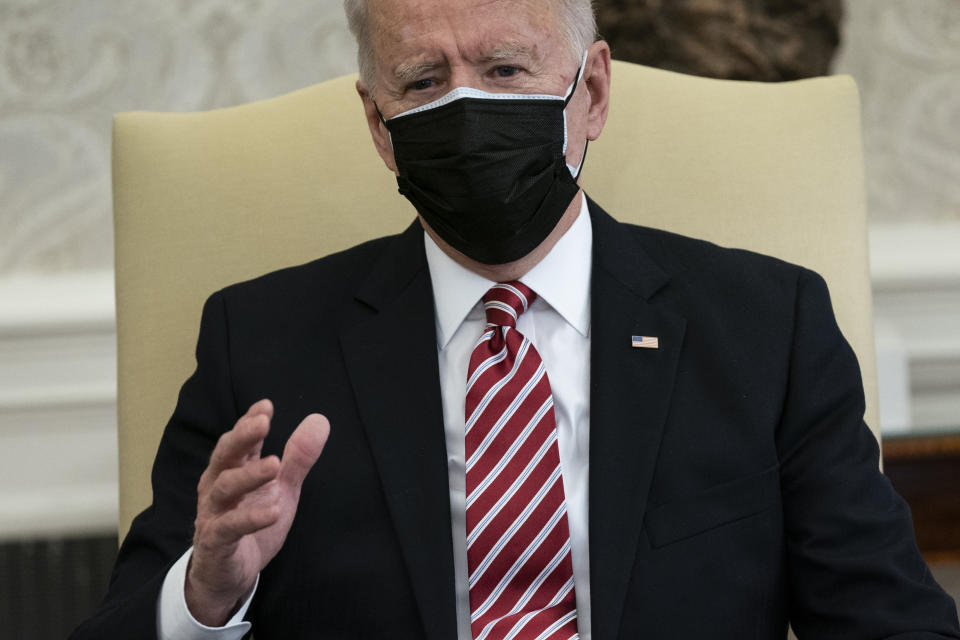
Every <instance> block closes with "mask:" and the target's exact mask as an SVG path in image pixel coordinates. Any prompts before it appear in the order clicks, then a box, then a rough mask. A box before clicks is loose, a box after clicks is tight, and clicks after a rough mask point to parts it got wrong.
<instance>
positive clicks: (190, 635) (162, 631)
mask: <svg viewBox="0 0 960 640" xmlns="http://www.w3.org/2000/svg"><path fill="white" fill-rule="evenodd" d="M192 554H193V547H190V548H189V549H187V551H186V553H184V554H183V555H182V556H180V559H179V560H177V561H176V562H175V563H174V565H173V566H172V567H170V570H169V571H168V572H167V576H166V577H165V578H164V580H163V588H162V589H161V590H160V598H159V600H158V601H157V637H158V638H159V639H160V640H240V638H242V637H243V635H244V634H245V633H247V631H249V630H250V627H251V624H250V623H249V622H245V621H244V619H243V616H245V615H246V614H247V609H248V608H249V607H250V602H251V601H253V594H254V593H256V591H257V584H259V582H260V576H259V575H258V576H257V581H256V582H255V583H254V585H253V591H251V592H250V597H249V598H247V600H246V602H244V603H243V606H242V607H240V609H239V610H237V612H236V613H235V614H234V615H233V617H232V618H230V619H229V620H228V621H227V624H225V625H224V626H222V627H208V626H207V625H205V624H201V623H199V622H197V620H196V619H195V618H194V617H193V615H192V614H191V613H190V610H189V609H188V608H187V599H186V597H185V596H184V588H185V587H186V584H187V565H188V564H189V563H190V556H191V555H192Z"/></svg>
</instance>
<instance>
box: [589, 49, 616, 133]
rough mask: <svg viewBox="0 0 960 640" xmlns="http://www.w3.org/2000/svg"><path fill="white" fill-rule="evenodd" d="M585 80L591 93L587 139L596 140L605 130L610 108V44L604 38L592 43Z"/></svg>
mask: <svg viewBox="0 0 960 640" xmlns="http://www.w3.org/2000/svg"><path fill="white" fill-rule="evenodd" d="M583 81H584V84H585V85H586V87H587V91H588V92H589V95H590V108H589V110H588V111H587V139H588V140H596V139H597V138H599V137H600V133H601V132H602V131H603V126H604V125H605V124H606V122H607V112H608V111H609V110H610V46H609V45H608V44H607V43H606V42H604V41H603V40H598V41H597V42H594V43H593V44H592V45H590V53H589V55H588V56H587V68H586V69H585V70H584V73H583Z"/></svg>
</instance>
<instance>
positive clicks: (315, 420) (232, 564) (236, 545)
mask: <svg viewBox="0 0 960 640" xmlns="http://www.w3.org/2000/svg"><path fill="white" fill-rule="evenodd" d="M272 417H273V404H272V403H271V402H270V401H269V400H261V401H260V402H257V403H256V404H254V405H253V406H252V407H250V409H249V410H248V411H247V413H246V415H244V416H243V417H241V418H240V419H239V420H238V421H237V423H236V425H234V427H233V429H231V430H230V431H228V432H226V433H225V434H223V436H221V437H220V440H219V441H218V442H217V446H216V447H215V448H214V450H213V454H212V455H211V456H210V463H209V464H208V465H207V468H206V470H205V471H204V472H203V475H201V476H200V483H199V484H198V485H197V519H196V522H195V531H194V534H193V555H192V557H191V558H190V566H189V568H188V569H187V582H186V590H185V596H186V601H187V607H188V608H189V609H190V613H191V614H192V615H193V617H194V618H196V619H197V620H198V621H199V622H201V623H203V624H205V625H208V626H221V625H223V624H224V623H225V622H226V621H227V620H228V619H229V617H230V615H231V613H232V612H233V611H234V610H235V609H236V608H237V607H238V606H239V605H240V604H241V603H242V602H243V601H244V600H245V599H246V598H247V597H249V594H250V592H251V590H252V589H253V585H254V583H255V581H256V578H257V574H258V573H259V572H260V571H261V570H262V569H263V568H264V567H265V566H266V565H267V563H268V562H270V560H271V559H272V558H273V557H274V556H275V555H276V554H277V552H278V551H279V550H280V547H281V546H283V542H284V540H286V537H287V532H289V531H290V524H291V523H292V522H293V517H294V515H295V514H296V511H297V503H298V501H299V500H300V487H301V485H302V484H303V479H304V478H305V477H306V475H307V472H308V471H310V469H311V467H313V464H314V462H316V461H317V458H318V457H319V456H320V452H321V451H323V446H324V444H325V443H326V441H327V436H328V435H329V433H330V423H329V422H328V421H327V419H326V418H325V417H323V416H322V415H320V414H316V413H314V414H311V415H309V416H307V417H306V418H304V419H303V421H302V422H301V423H300V425H299V426H298V427H297V428H296V430H295V431H294V432H293V434H292V435H291V436H290V439H289V440H288V441H287V444H286V446H285V447H284V450H283V459H282V460H281V459H278V458H277V457H276V456H267V457H264V458H261V457H260V452H261V449H262V447H263V441H264V438H266V436H267V432H268V431H269V430H270V420H271V418H272Z"/></svg>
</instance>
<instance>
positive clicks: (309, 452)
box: [279, 413, 330, 488]
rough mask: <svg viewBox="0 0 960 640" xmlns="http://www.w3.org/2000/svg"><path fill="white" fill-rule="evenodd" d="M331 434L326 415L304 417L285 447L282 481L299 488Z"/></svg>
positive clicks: (281, 471) (281, 473) (313, 414)
mask: <svg viewBox="0 0 960 640" xmlns="http://www.w3.org/2000/svg"><path fill="white" fill-rule="evenodd" d="M329 435H330V422H329V421H328V420H327V419H326V418H325V417H324V416H322V415H320V414H319V413H311V414H310V415H308V416H307V417H306V418H304V419H303V422H301V423H300V425H299V426H298V427H297V429H296V430H295V431H294V432H293V434H292V435H291V436H290V439H289V440H287V444H286V446H285V447H284V448H283V459H282V460H281V461H280V476H279V477H280V481H281V482H284V483H287V484H289V485H291V486H293V487H298V488H299V487H300V485H301V484H303V479H304V478H305V477H306V476H307V472H308V471H310V469H311V468H312V467H313V464H314V463H315V462H316V461H317V458H319V457H320V453H321V452H322V451H323V447H324V445H325V444H326V443H327V437H328V436H329Z"/></svg>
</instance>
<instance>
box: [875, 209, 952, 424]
mask: <svg viewBox="0 0 960 640" xmlns="http://www.w3.org/2000/svg"><path fill="white" fill-rule="evenodd" d="M870 262H871V269H870V270H871V278H872V280H873V308H874V318H875V322H876V324H877V327H878V332H877V348H878V352H879V354H880V358H879V360H880V361H881V365H880V386H881V389H880V392H881V395H883V394H884V393H886V389H885V381H888V382H889V381H890V379H891V377H892V376H891V373H890V371H889V367H888V371H884V365H883V359H884V358H883V354H884V352H885V351H886V352H887V353H889V352H891V351H899V352H900V353H902V356H903V358H904V359H905V364H906V368H907V371H908V377H909V392H910V424H911V425H912V427H913V428H914V429H916V430H921V431H936V430H940V429H943V428H951V427H954V428H955V427H960V222H953V221H944V222H937V223H934V222H929V223H908V224H895V223H886V224H874V225H872V226H871V229H870ZM881 328H882V329H883V330H880V329H881ZM892 375H893V376H895V373H894V374H892ZM892 385H893V383H889V384H888V385H886V386H888V387H889V386H892ZM881 422H883V412H882V411H881ZM885 426H886V425H884V424H881V427H885ZM893 426H894V427H896V426H897V425H893ZM894 430H896V429H894Z"/></svg>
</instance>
